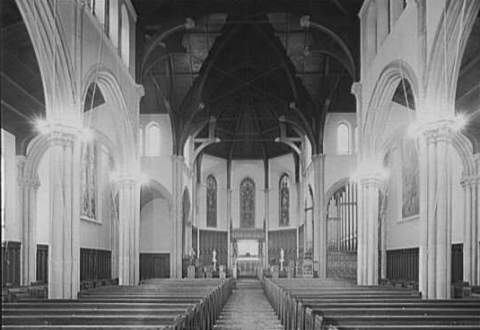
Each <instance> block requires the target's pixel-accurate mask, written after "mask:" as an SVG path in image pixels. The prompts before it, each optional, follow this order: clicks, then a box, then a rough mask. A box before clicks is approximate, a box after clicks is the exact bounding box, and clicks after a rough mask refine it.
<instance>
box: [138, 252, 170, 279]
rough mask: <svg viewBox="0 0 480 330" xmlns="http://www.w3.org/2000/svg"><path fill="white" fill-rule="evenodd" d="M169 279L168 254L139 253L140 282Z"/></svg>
mask: <svg viewBox="0 0 480 330" xmlns="http://www.w3.org/2000/svg"><path fill="white" fill-rule="evenodd" d="M168 277H170V254H169V253H140V280H144V279H148V278H168Z"/></svg>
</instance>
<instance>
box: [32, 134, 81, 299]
mask: <svg viewBox="0 0 480 330" xmlns="http://www.w3.org/2000/svg"><path fill="white" fill-rule="evenodd" d="M48 140H49V144H50V148H49V156H50V217H51V218H50V219H51V223H50V247H49V251H48V298H50V299H76V298H77V293H78V291H79V290H80V242H79V237H80V143H79V141H78V139H76V135H75V133H70V132H69V131H68V130H67V129H65V130H58V131H53V132H52V133H51V134H50V135H49V137H48ZM30 209H31V208H30Z"/></svg>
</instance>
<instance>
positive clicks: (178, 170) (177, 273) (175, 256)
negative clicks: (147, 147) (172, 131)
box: [170, 155, 184, 278]
mask: <svg viewBox="0 0 480 330" xmlns="http://www.w3.org/2000/svg"><path fill="white" fill-rule="evenodd" d="M183 167H184V159H183V157H182V156H179V155H173V156H172V199H173V205H172V215H173V219H172V235H171V237H172V253H171V261H170V264H171V270H170V273H171V277H175V278H181V277H182V197H183Z"/></svg>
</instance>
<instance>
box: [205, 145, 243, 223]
mask: <svg viewBox="0 0 480 330" xmlns="http://www.w3.org/2000/svg"><path fill="white" fill-rule="evenodd" d="M209 175H213V176H214V177H215V179H216V181H217V227H216V228H212V227H209V229H221V230H227V229H228V216H227V160H226V159H223V158H219V157H214V156H210V155H207V154H205V155H203V156H202V176H201V182H200V183H197V192H198V198H197V201H196V207H197V219H196V226H198V227H200V228H206V227H207V186H206V182H207V177H208V176H209ZM232 198H234V197H233V196H232Z"/></svg>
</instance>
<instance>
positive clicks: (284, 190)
mask: <svg viewBox="0 0 480 330" xmlns="http://www.w3.org/2000/svg"><path fill="white" fill-rule="evenodd" d="M278 188H279V198H280V201H279V205H280V226H288V223H289V207H290V191H289V188H288V174H283V175H282V176H281V177H280V182H279V187H278Z"/></svg>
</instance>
